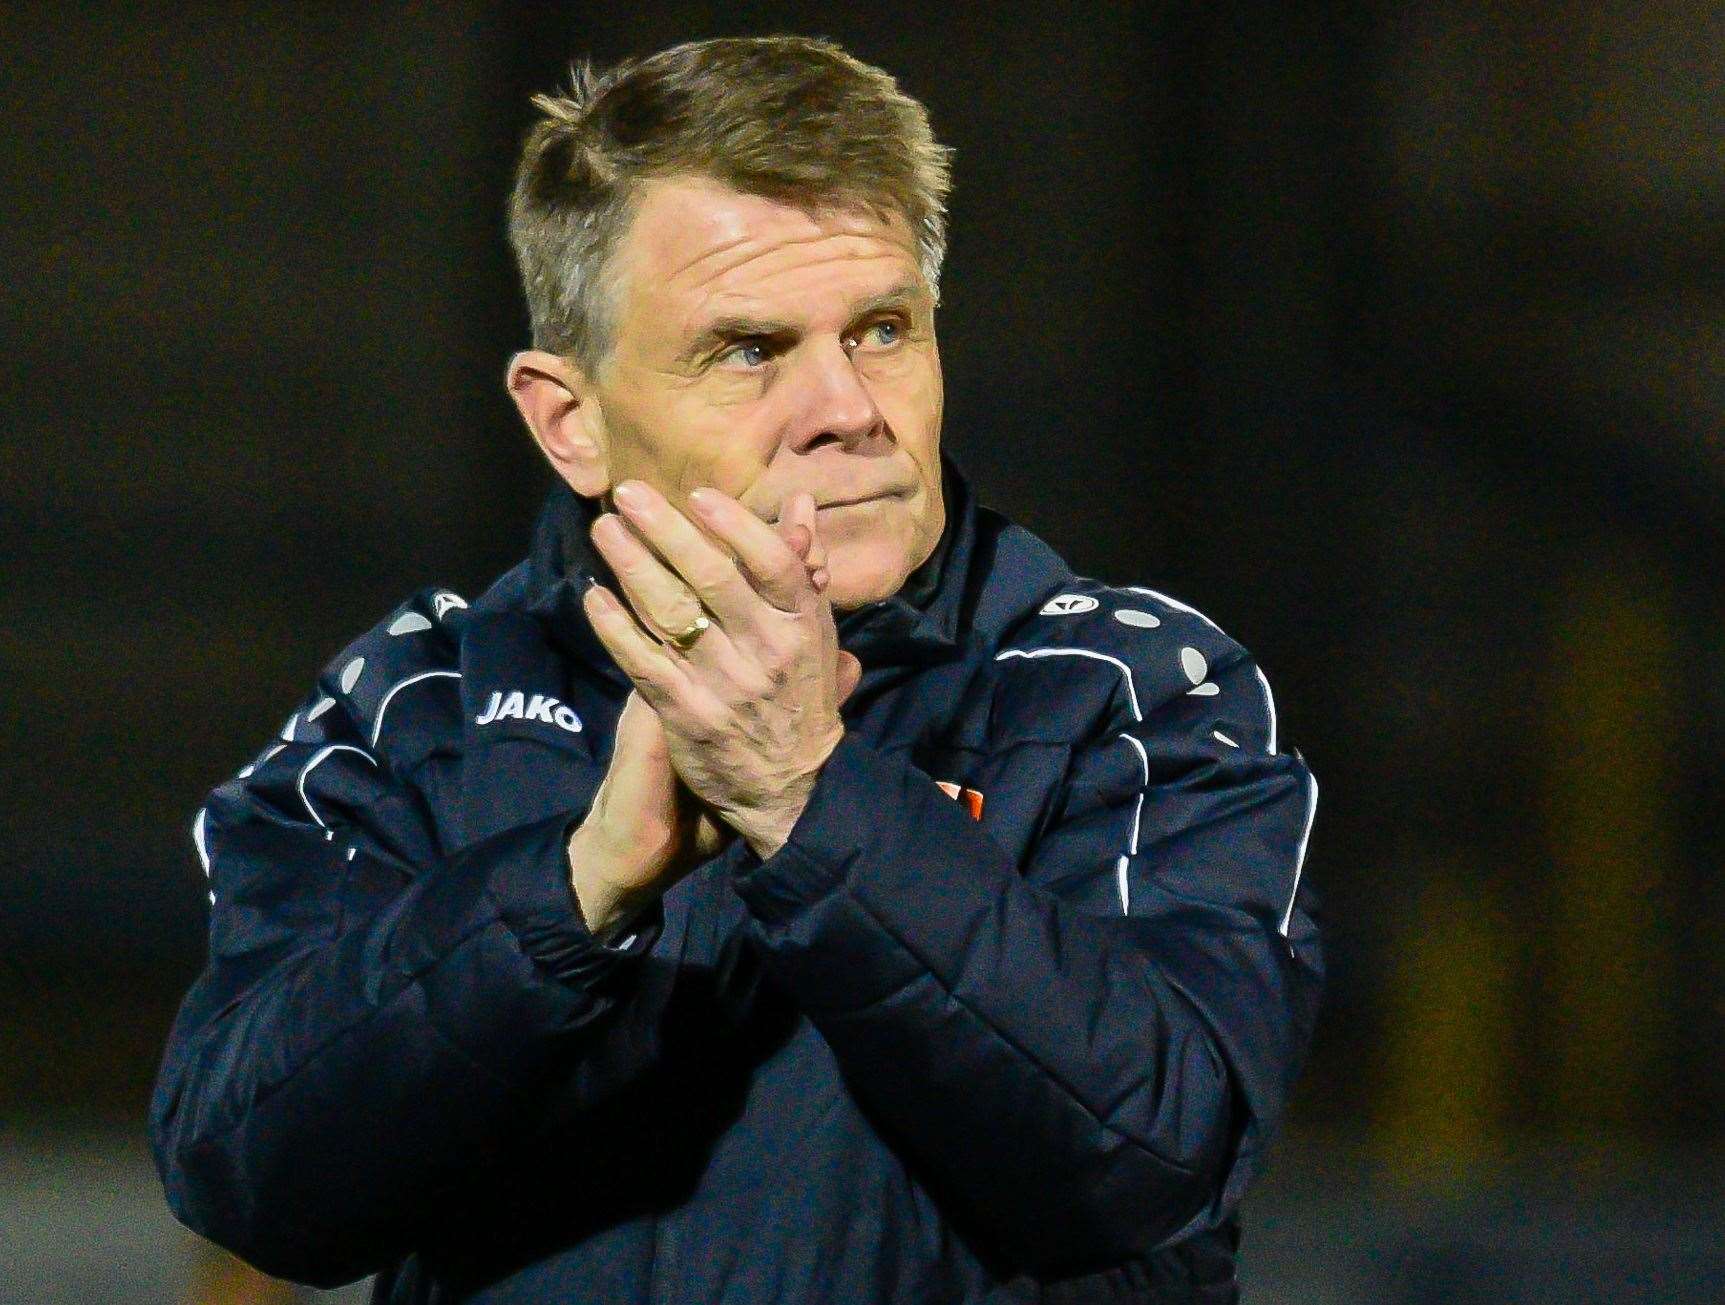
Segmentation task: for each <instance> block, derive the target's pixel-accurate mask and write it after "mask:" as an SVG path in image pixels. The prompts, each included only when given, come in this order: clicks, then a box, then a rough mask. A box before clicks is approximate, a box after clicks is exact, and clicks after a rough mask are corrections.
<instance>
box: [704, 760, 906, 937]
mask: <svg viewBox="0 0 1725 1305" xmlns="http://www.w3.org/2000/svg"><path fill="white" fill-rule="evenodd" d="M903 783H904V780H903V776H902V774H895V773H894V771H893V767H892V763H891V762H889V761H888V759H887V758H885V757H883V756H881V755H880V753H878V752H876V751H875V750H874V749H873V748H871V747H869V746H868V745H867V744H866V743H863V742H861V741H860V740H858V739H854V738H852V737H851V736H849V735H846V736H845V737H844V738H842V739H840V740H839V743H838V746H837V747H836V748H834V749H833V751H832V755H831V756H829V757H828V758H827V761H826V764H825V765H824V766H823V767H822V768H821V773H820V775H819V777H818V778H817V779H816V780H815V786H814V789H813V790H812V791H811V792H810V794H809V801H808V805H807V806H805V807H804V808H803V812H802V814H801V815H800V816H798V817H797V822H796V824H795V825H793V826H791V833H790V837H789V838H787V839H786V840H785V844H784V846H783V847H781V848H780V849H779V850H778V851H776V852H774V853H773V854H772V855H771V856H769V857H767V858H766V859H765V860H762V859H761V858H760V857H758V856H756V855H755V854H754V852H753V851H750V850H748V849H747V847H746V846H745V848H744V852H743V854H742V855H741V856H740V857H739V858H738V862H737V865H736V867H735V869H736V873H735V875H734V877H733V880H732V882H733V883H734V884H735V885H736V889H737V892H738V894H739V895H740V896H741V897H742V899H743V901H744V902H745V903H746V904H747V905H748V906H749V908H750V910H752V911H753V912H754V913H755V915H756V916H758V917H759V918H760V919H762V920H764V921H767V922H769V923H781V922H783V921H785V920H788V919H789V918H791V917H792V916H793V915H795V914H796V913H797V912H798V911H800V910H802V909H804V908H805V907H807V906H808V904H809V903H811V902H813V901H816V900H818V899H819V898H821V897H823V896H825V895H826V894H827V893H830V892H831V891H832V890H833V889H834V888H836V887H838V885H840V884H841V883H843V882H844V880H845V877H846V875H847V874H848V873H849V871H850V867H851V863H852V862H853V861H854V860H855V859H856V858H857V856H858V855H860V853H861V851H862V844H863V840H864V838H865V837H866V831H868V830H871V829H873V828H875V827H876V825H877V824H878V822H879V820H880V818H881V814H880V804H881V801H882V799H883V797H884V796H885V795H887V794H890V793H893V792H895V791H896V790H898V789H900V788H902V787H903ZM739 841H740V840H739Z"/></svg>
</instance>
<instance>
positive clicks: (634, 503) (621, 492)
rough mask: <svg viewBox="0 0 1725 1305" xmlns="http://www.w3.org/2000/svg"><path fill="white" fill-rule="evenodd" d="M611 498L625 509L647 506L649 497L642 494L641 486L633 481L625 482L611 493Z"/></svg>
mask: <svg viewBox="0 0 1725 1305" xmlns="http://www.w3.org/2000/svg"><path fill="white" fill-rule="evenodd" d="M611 497H612V498H614V499H616V500H617V501H618V502H619V503H621V504H622V505H623V506H624V507H630V508H640V507H646V506H647V496H646V495H645V494H644V493H642V492H641V486H640V485H639V484H637V483H636V482H635V481H633V480H625V481H624V482H623V483H622V484H620V485H618V486H617V488H616V489H614V490H612V491H611Z"/></svg>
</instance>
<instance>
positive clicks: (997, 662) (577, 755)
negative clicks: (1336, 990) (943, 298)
mask: <svg viewBox="0 0 1725 1305" xmlns="http://www.w3.org/2000/svg"><path fill="white" fill-rule="evenodd" d="M538 103H539V104H540V106H541V107H542V108H543V109H544V111H545V118H544V119H543V120H542V121H541V122H540V123H539V125H538V126H537V127H536V129H535V130H534V131H533V133H532V134H531V136H530V138H529V140H528V143H527V147H526V151H525V155H524V158H523V160H522V163H521V168H520V173H519V179H518V184H517V188H516V193H515V198H514V208H513V224H512V234H513V238H514V241H515V244H516V249H517V252H518V255H519V258H520V262H521V265H522V271H523V277H524V281H525V285H526V290H527V297H528V301H529V304H530V305H531V308H532V313H533V324H534V336H535V346H536V347H535V348H533V349H531V350H528V351H526V352H524V353H522V354H519V355H518V356H517V357H516V358H515V359H514V360H513V361H512V362H511V364H510V367H509V373H508V384H509V388H510V391H511V393H512V394H513V396H514V398H515V400H516V402H517V404H518V405H519V407H520V410H521V413H522V415H523V417H524V419H525V421H526V424H527V426H528V428H529V429H530V430H531V432H532V433H533V436H534V438H535V439H536V440H537V441H538V443H539V446H540V447H541V448H542V449H543V451H544V453H545V456H546V457H547V459H548V460H549V461H550V464H551V466H552V467H553V468H554V469H555V471H556V473H557V475H558V477H559V479H560V481H561V482H562V484H561V485H560V487H559V489H558V491H557V492H556V493H555V494H553V495H552V497H551V499H550V501H549V502H548V503H547V505H546V508H545V511H544V513H543V515H542V517H541V520H540V523H539V526H538V529H537V533H536V536H535V539H534V543H533V548H532V552H531V555H530V556H529V557H528V558H527V560H525V561H524V562H523V563H522V564H521V565H520V566H518V567H517V568H515V569H514V570H512V571H510V572H509V573H508V574H507V575H505V576H504V577H502V578H501V579H500V580H499V581H498V582H497V583H496V585H494V586H493V587H492V589H491V590H490V591H489V592H487V593H486V594H485V595H484V596H483V597H482V598H480V599H478V600H477V601H475V602H474V603H473V604H472V606H468V605H466V604H465V603H463V601H462V600H461V599H460V598H458V597H457V596H455V595H454V594H451V593H448V592H447V591H437V590H427V591H425V592H423V593H421V594H420V595H418V596H417V597H416V598H414V599H413V600H412V601H411V602H409V603H408V604H406V605H404V606H403V607H402V608H400V609H399V610H398V611H397V612H395V613H393V614H392V615H391V616H389V617H388V618H386V619H385V620H384V621H383V622H381V623H380V624H379V626H378V627H377V628H376V629H375V630H373V631H372V632H371V633H370V634H368V635H365V636H364V637H362V638H361V639H360V640H358V641H357V642H356V643H355V644H354V645H353V646H352V647H350V648H349V649H348V650H346V651H345V652H343V653H342V654H341V655H339V656H338V657H337V658H336V659H335V660H334V661H332V662H331V663H330V666H329V667H328V669H327V671H326V672H325V674H324V675H323V677H322V678H321V679H320V681H319V683H318V686H317V689H316V690H315V691H314V692H313V694H312V695H311V696H310V697H309V698H308V699H307V701H306V702H305V704H304V705H303V706H302V707H301V709H300V710H299V711H298V712H296V713H295V714H294V715H293V716H292V717H291V718H290V719H289V721H288V723H287V726H286V727H285V728H284V729H283V731H282V733H281V737H280V738H279V739H278V740H276V741H275V742H273V743H272V744H271V745H270V746H269V747H268V748H266V749H265V750H264V752H263V753H262V754H261V755H260V756H259V757H258V758H257V759H256V760H255V761H254V762H252V764H250V765H248V766H246V767H245V768H244V769H243V770H241V771H240V772H239V774H238V776H236V777H235V778H234V779H233V780H232V781H230V782H228V783H226V784H223V785H222V786H221V787H219V788H218V789H216V790H215V792H214V793H213V794H212V795H211V797H210V800H209V803H208V805H207V806H206V807H205V809H204V810H203V811H200V812H199V814H198V816H197V819H196V822H195V825H194V831H193V832H194V835H195V840H196V843H197V847H198V851H199V854H200V856H201V858H202V859H203V862H204V865H205V868H206V869H207V871H208V873H209V875H210V882H211V887H212V896H211V900H212V913H211V931H210V954H211V958H210V964H209V968H208V969H207V971H206V972H205V973H204V975H203V976H202V977H201V978H200V979H199V981H198V983H197V985H196V986H195V987H194V989H193V990H192V992H191V994H190V995H189V996H188V997H187V999H186V1003H185V1006H184V1008H183V1010H182V1012H181V1015H180V1018H179V1021H178V1023H177V1024H176V1026H175V1029H174V1031H173V1034H172V1037H171V1041H170V1044H169V1047H168V1050H167V1055H166V1059H165V1063H164V1066H163V1070H162V1074H161V1079H160V1083H159V1086H158V1090H157V1093H156V1097H155V1101H154V1105H153V1112H152V1117H153V1128H154V1142H155V1147H156V1154H157V1159H158V1163H159V1165H160V1168H161V1172H162V1175H163V1180H164V1182H165V1184H166V1187H167V1191H168V1195H169V1200H170V1202H171V1203H172V1205H173V1207H174V1209H175V1211H176V1213H177V1214H178V1215H179V1216H180V1217H181V1218H182V1219H183V1220H184V1221H185V1222H186V1223H188V1224H189V1225H190V1226H191V1227H193V1228H195V1229H197V1230H198V1231H200V1232H202V1233H204V1234H205V1235H206V1236H208V1237H211V1238H212V1239H214V1240H216V1241H218V1242H220V1243H221V1244H223V1245H225V1246H228V1247H230V1248H231V1249H233V1250H235V1251H236V1252H238V1253H239V1254H240V1255H242V1256H244V1257H245V1258H247V1259H249V1260H251V1261H253V1262H254V1263H256V1264H257V1265H259V1266H260V1267H262V1268H264V1269H266V1270H268V1271H270V1272H272V1273H276V1274H279V1275H282V1276H286V1277H292V1278H298V1279H301V1280H304V1281H308V1282H313V1283H321V1284H333V1283H339V1282H342V1281H346V1280H350V1279H353V1278H357V1277H359V1276H361V1275H364V1274H367V1273H372V1272H375V1273H377V1274H378V1275H379V1278H378V1285H377V1287H376V1293H377V1296H376V1298H377V1299H380V1300H387V1301H433V1300H436V1301H444V1300H464V1301H465V1300H479V1301H500V1300H511V1301H525V1300H533V1301H540V1300H544V1301H553V1300H554V1301H569V1302H595V1303H596V1302H630V1301H639V1302H647V1301H653V1302H667V1303H669V1302H676V1303H678V1305H681V1303H683V1302H750V1303H751V1305H759V1303H761V1302H798V1303H799V1305H803V1303H807V1302H824V1301H831V1302H875V1301H880V1302H934V1301H941V1302H946V1301H952V1302H957V1301H967V1302H968V1301H985V1300H986V1301H996V1302H1007V1301H1036V1300H1050V1301H1052V1300H1062V1301H1091V1300H1115V1299H1121V1300H1127V1299H1130V1300H1153V1301H1226V1300H1233V1299H1235V1288H1234V1286H1233V1281H1234V1272H1233V1264H1234V1249H1235V1244H1236V1241H1237V1227H1238V1225H1237V1222H1236V1209H1237V1206H1238V1203H1239V1200H1240V1197H1241V1194H1242V1191H1243V1189H1244V1187H1245V1185H1246V1183H1247V1181H1248V1179H1249V1178H1250V1177H1251V1176H1252V1174H1253V1173H1254V1172H1255V1171H1256V1170H1257V1169H1258V1168H1259V1166H1260V1164H1261V1160H1262V1156H1263V1152H1264V1148H1265V1144H1266V1142H1267V1140H1268V1138H1269V1135H1270V1133H1271V1131H1272V1129H1273V1127H1274V1125H1275V1123H1276V1121H1277V1119H1278V1116H1279V1114H1280V1112H1281V1109H1282V1106H1283V1102H1284V1100H1285V1098H1286V1094H1287V1092H1288V1089H1289V1087H1290V1084H1291V1081H1292V1079H1293V1077H1294V1074H1295V1072H1296V1068H1297V1065H1298V1063H1299V1061H1300V1059H1301V1057H1302V1055H1303V1052H1304V1048H1305V1046H1306V1042H1307V1039H1308V1036H1309V1032H1310V1027H1311V1020H1312V1017H1313V1012H1314V1008H1315V1003H1316V996H1317V989H1318V982H1319V968H1318V966H1319V958H1318V942H1317V938H1316V934H1315V930H1314V927H1313V924H1312V922H1311V919H1310V917H1309V915H1308V912H1307V901H1306V892H1305V889H1304V888H1303V887H1301V882H1300V880H1301V875H1300V870H1301V863H1302V861H1303V858H1304V855H1305V849H1306V843H1307V838H1308V836H1309V833H1310V829H1311V821H1312V813H1313V808H1314V806H1315V803H1316V788H1315V786H1314V785H1313V783H1312V781H1311V779H1310V776H1309V774H1308V772H1307V770H1306V768H1305V766H1304V765H1303V764H1302V763H1301V761H1300V760H1299V759H1298V758H1297V757H1296V756H1294V755H1292V754H1290V753H1289V752H1288V751H1286V750H1285V749H1284V748H1283V747H1282V745H1281V741H1280V739H1279V738H1278V737H1277V729H1276V716H1275V707H1274V704H1273V702H1272V700H1271V698H1270V692H1269V686H1268V684H1267V682H1266V681H1265V680H1264V678H1263V676H1262V674H1261V673H1260V672H1259V671H1258V670H1257V668H1256V667H1255V666H1254V664H1253V663H1252V662H1251V660H1250V659H1249V658H1248V657H1247V656H1246V654H1245V653H1244V651H1243V650H1242V649H1241V648H1239V647H1238V646H1237V645H1236V644H1234V643H1233V642H1231V641H1230V640H1229V639H1227V638H1226V637H1225V636H1224V635H1223V634H1222V633H1221V632H1220V631H1219V630H1217V629H1216V627H1215V626H1214V625H1212V624H1211V623H1210V622H1209V621H1207V620H1206V619H1205V618H1203V617H1202V616H1200V615H1198V614H1197V613H1196V612H1195V611H1193V610H1192V609H1191V608H1189V607H1186V606H1184V605H1183V604H1181V603H1178V602H1175V601H1174V600H1172V599H1170V598H1166V597H1164V596H1163V595H1161V594H1158V593H1156V592H1154V591H1152V590H1148V589H1139V588H1126V589H1121V588H1114V587H1110V586H1108V585H1105V584H1102V583H1100V582H1097V581H1094V580H1089V579H1085V578H1082V577H1079V576H1075V575H1074V574H1073V573H1072V571H1071V570H1070V569H1069V568H1068V567H1067V566H1066V565H1065V563H1063V562H1062V561H1061V560H1060V559H1059V558H1058V557H1057V556H1055V555H1054V553H1053V552H1052V551H1051V550H1049V549H1048V548H1047V546H1045V545H1044V544H1042V543H1041V542H1040V541H1038V540H1037V539H1035V538H1034V537H1032V536H1031V535H1029V534H1028V533H1026V532H1025V531H1023V530H1021V529H1019V528H1018V527H1016V526H1013V525H1011V524H1010V523H1008V522H1007V521H1005V520H1004V519H1003V518H1001V517H999V516H998V515H996V514H994V513H992V512H990V511H988V510H986V509H984V508H982V507H980V506H978V505H977V504H976V503H975V501H974V500H973V498H972V496H971V493H970V491H969V489H968V487H967V485H966V484H965V481H964V479H963V477H962V476H961V475H960V474H959V472H958V470H957V468H956V467H955V466H954V465H953V464H952V463H951V461H950V460H943V459H942V458H941V456H940V453H939V438H940V420H941V373H940V360H939V353H938V351H937V348H936V344H935V333H934V320H933V315H934V307H935V300H936V286H937V284H938V276H939V270H940V260H941V253H942V248H943V234H942V233H943V202H944V196H945V193H946V188H947V174H946V162H945V154H944V151H943V150H942V149H941V148H940V147H939V146H937V145H936V144H935V142H934V140H933V138H932V136H931V135H930V133H929V130H928V125H927V120H926V116H925V114H924V112H923V110H922V109H921V107H920V106H919V105H917V104H916V103H915V102H914V101H912V100H910V99H908V98H907V97H905V96H904V95H903V94H902V93H900V92H899V91H898V90H897V88H896V86H895V85H894V83H893V82H892V80H891V79H890V78H888V77H887V76H886V75H885V74H883V73H881V72H879V71H878V70H876V69H873V68H870V67H867V66H865V65H863V64H860V63H858V62H856V61H855V60H853V59H851V58H850V57H849V56H847V55H845V54H844V53H843V52H841V51H840V50H838V49H837V48H836V47H834V46H832V45H830V44H827V43H825V42H820V41H813V40H803V39H794V38H775V39H769V40H743V41H739V40H727V41H713V42H706V43H701V44H696V45H689V46H682V47H679V48H677V49H674V50H670V51H667V52H664V53H662V54H659V55H656V56H654V57H652V58H649V59H646V60H644V61H640V62H636V63H628V64H625V65H623V66H621V67H619V68H617V69H615V70H613V71H612V72H610V73H608V74H606V75H605V76H603V77H600V78H596V79H595V78H591V77H582V78H578V79H577V83H576V86H575V88H574V90H573V91H572V93H571V94H570V95H569V96H568V97H566V98H557V99H547V98H542V99H541V100H540V101H538Z"/></svg>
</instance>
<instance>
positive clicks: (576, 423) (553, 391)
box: [504, 349, 611, 498]
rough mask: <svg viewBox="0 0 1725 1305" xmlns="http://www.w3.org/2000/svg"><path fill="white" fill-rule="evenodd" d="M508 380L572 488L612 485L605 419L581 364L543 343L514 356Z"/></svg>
mask: <svg viewBox="0 0 1725 1305" xmlns="http://www.w3.org/2000/svg"><path fill="white" fill-rule="evenodd" d="M504 384H505V385H506V386H507V387H508V389H509V397H510V398H512V399H514V400H515V406H516V407H517V408H518V409H520V412H521V419H522V420H523V421H525V422H526V423H527V429H528V430H530V431H532V432H533V438H534V440H535V441H536V442H537V443H538V445H539V447H540V449H542V450H543V451H544V453H545V457H546V459H547V461H549V462H550V463H551V469H552V470H553V471H555V472H556V473H557V474H558V475H559V476H561V477H562V478H563V479H564V480H565V481H566V482H567V483H568V485H569V488H571V489H573V490H574V491H575V492H576V493H577V494H581V495H583V496H585V497H587V498H597V497H598V496H599V495H600V494H603V493H604V492H605V491H606V490H607V489H609V488H610V486H611V479H610V466H609V462H610V460H609V458H608V457H607V456H606V448H605V424H604V421H603V420H602V419H601V414H600V412H599V406H598V401H597V400H596V399H595V398H594V396H593V392H592V387H591V386H590V385H589V384H588V381H587V378H586V377H585V376H584V375H583V374H582V373H581V370H580V369H579V368H578V367H576V366H575V365H574V364H573V363H571V362H570V361H568V360H567V359H565V358H559V357H558V356H557V355H556V354H554V353H547V352H546V351H545V350H543V349H526V350H523V351H522V352H520V353H518V354H516V355H515V356H514V357H513V358H511V359H510V360H509V370H508V372H507V373H506V375H505V377H504Z"/></svg>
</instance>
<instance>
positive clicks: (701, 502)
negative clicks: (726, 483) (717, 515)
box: [689, 485, 713, 512]
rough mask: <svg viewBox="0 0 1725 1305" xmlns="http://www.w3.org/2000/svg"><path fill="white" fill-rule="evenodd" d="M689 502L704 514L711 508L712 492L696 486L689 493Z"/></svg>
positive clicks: (703, 486)
mask: <svg viewBox="0 0 1725 1305" xmlns="http://www.w3.org/2000/svg"><path fill="white" fill-rule="evenodd" d="M689 502H691V503H693V504H694V505H695V506H696V507H698V508H700V509H701V510H702V511H703V512H705V511H707V510H708V509H710V508H711V507H712V506H713V491H712V490H710V489H708V488H707V487H706V486H705V485H697V486H695V488H694V489H691V490H690V491H689Z"/></svg>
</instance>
